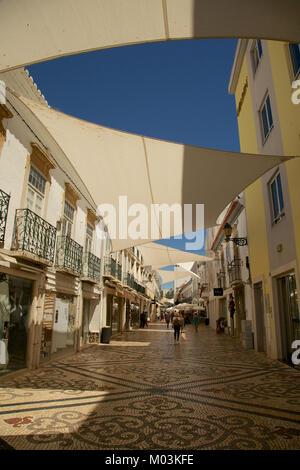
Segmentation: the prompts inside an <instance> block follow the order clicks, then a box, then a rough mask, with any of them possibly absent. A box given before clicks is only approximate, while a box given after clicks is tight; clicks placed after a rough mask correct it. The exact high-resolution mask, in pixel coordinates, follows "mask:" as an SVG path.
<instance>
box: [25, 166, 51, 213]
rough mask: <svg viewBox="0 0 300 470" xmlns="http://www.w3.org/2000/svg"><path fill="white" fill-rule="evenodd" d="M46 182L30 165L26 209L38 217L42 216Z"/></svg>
mask: <svg viewBox="0 0 300 470" xmlns="http://www.w3.org/2000/svg"><path fill="white" fill-rule="evenodd" d="M46 181H47V180H46V178H45V177H44V176H43V175H42V174H41V173H40V172H39V171H38V170H37V169H36V168H35V167H34V166H32V165H31V166H30V171H29V177H28V186H27V208H28V209H30V210H32V211H33V212H34V213H35V214H37V215H39V216H41V215H42V210H43V204H44V197H45V190H46Z"/></svg>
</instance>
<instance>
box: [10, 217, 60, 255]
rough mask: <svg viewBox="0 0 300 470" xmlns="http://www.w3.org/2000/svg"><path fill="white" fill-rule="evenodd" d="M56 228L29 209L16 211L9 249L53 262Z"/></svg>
mask: <svg viewBox="0 0 300 470" xmlns="http://www.w3.org/2000/svg"><path fill="white" fill-rule="evenodd" d="M55 241H56V228H55V227H53V225H51V224H49V223H48V222H46V220H44V219H42V217H40V216H38V215H37V214H35V213H34V212H33V211H32V210H30V209H17V210H16V216H15V227H14V235H13V241H12V246H11V249H12V250H13V251H27V252H29V253H31V254H33V255H35V256H38V257H39V258H42V259H44V260H47V261H49V262H50V263H52V262H53V260H54V255H55Z"/></svg>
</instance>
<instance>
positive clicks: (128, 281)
mask: <svg viewBox="0 0 300 470" xmlns="http://www.w3.org/2000/svg"><path fill="white" fill-rule="evenodd" d="M123 279H124V281H123V282H124V284H125V285H126V286H128V287H130V288H131V289H133V290H135V291H136V292H139V293H140V294H143V295H145V293H146V288H145V287H144V286H142V285H141V284H139V283H138V282H137V281H136V280H135V279H134V277H133V276H132V275H131V274H129V273H124V276H123Z"/></svg>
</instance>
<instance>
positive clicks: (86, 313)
mask: <svg viewBox="0 0 300 470" xmlns="http://www.w3.org/2000/svg"><path fill="white" fill-rule="evenodd" d="M90 306H91V301H90V300H89V299H83V320H82V342H83V344H88V342H89V325H90Z"/></svg>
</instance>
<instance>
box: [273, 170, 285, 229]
mask: <svg viewBox="0 0 300 470" xmlns="http://www.w3.org/2000/svg"><path fill="white" fill-rule="evenodd" d="M270 194H271V205H272V216H273V223H275V224H276V223H277V222H279V220H280V219H281V217H282V216H283V215H284V200H283V195H282V185H281V177H280V173H277V174H276V175H275V177H274V178H273V179H272V180H271V182H270Z"/></svg>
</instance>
